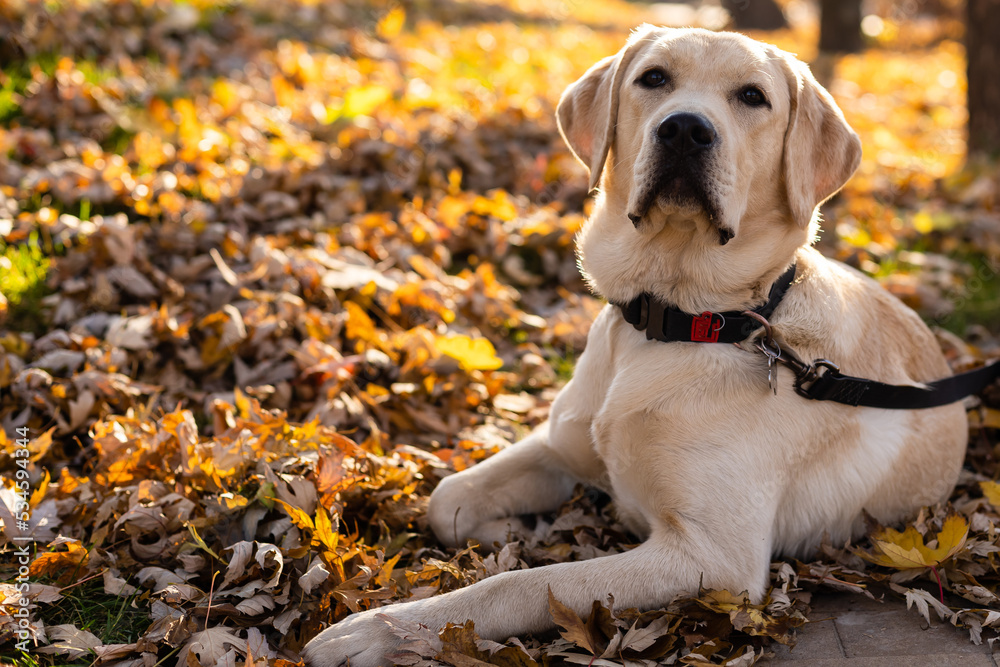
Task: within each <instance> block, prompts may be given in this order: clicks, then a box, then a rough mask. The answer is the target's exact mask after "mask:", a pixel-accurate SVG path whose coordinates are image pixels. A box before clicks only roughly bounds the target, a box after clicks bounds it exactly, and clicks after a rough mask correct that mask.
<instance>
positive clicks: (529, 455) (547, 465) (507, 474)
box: [427, 422, 578, 549]
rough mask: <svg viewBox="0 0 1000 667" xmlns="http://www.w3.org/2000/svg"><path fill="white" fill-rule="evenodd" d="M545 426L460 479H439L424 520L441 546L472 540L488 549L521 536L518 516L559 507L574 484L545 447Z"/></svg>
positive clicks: (547, 427) (547, 439) (452, 476)
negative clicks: (513, 537) (427, 521)
mask: <svg viewBox="0 0 1000 667" xmlns="http://www.w3.org/2000/svg"><path fill="white" fill-rule="evenodd" d="M550 428H551V426H550V424H549V423H548V422H546V423H545V424H543V425H542V426H541V427H539V428H538V429H537V430H536V431H535V432H533V433H532V434H531V435H529V436H528V437H527V438H525V439H524V440H522V441H520V442H518V443H517V444H514V445H511V446H510V447H508V448H506V449H504V450H503V451H501V452H499V453H497V454H495V455H494V456H492V457H490V458H489V459H487V460H486V461H484V462H482V463H480V464H478V465H475V466H472V467H471V468H468V469H467V470H463V471H462V472H460V473H457V474H455V475H451V476H450V477H445V478H444V479H443V480H441V483H440V484H439V485H438V487H437V488H436V489H435V490H434V493H433V494H432V495H431V500H430V505H429V506H428V508H427V518H428V520H429V521H430V525H431V528H433V530H434V533H435V535H437V537H438V539H439V540H441V542H442V543H444V544H446V545H448V546H450V547H457V546H462V545H464V544H465V542H466V540H469V539H473V540H476V541H477V542H479V543H480V544H481V545H482V546H483V547H485V548H487V549H489V548H491V547H492V545H493V543H494V542H500V543H501V544H503V543H506V542H507V541H509V539H508V536H509V534H511V533H514V534H517V533H521V532H523V531H524V525H523V523H522V521H521V520H520V519H519V518H517V515H519V514H536V513H540V512H547V511H549V510H553V509H555V508H557V507H559V505H560V503H562V502H564V501H565V500H567V499H568V498H569V497H570V494H571V493H572V491H573V487H574V485H575V484H576V482H577V481H578V480H577V479H576V478H575V477H574V476H572V475H571V474H570V473H569V472H568V471H567V470H566V469H565V468H564V467H563V466H562V465H561V464H560V462H559V460H558V458H557V457H556V456H555V453H554V452H553V451H552V449H551V448H550V445H549V437H550V436H549V433H550Z"/></svg>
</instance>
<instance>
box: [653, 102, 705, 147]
mask: <svg viewBox="0 0 1000 667" xmlns="http://www.w3.org/2000/svg"><path fill="white" fill-rule="evenodd" d="M656 136H657V138H659V140H660V143H661V144H663V145H664V146H666V147H667V148H670V149H672V150H674V151H676V152H677V153H678V154H679V155H689V154H691V153H697V152H699V151H703V150H705V149H706V148H711V147H712V145H714V144H715V141H716V138H717V135H716V134H715V128H713V127H712V124H711V123H709V122H708V119H707V118H704V117H702V116H699V115H698V114H694V113H686V112H685V113H673V114H670V115H669V116H667V117H666V118H664V119H663V122H661V123H660V126H659V127H658V128H656Z"/></svg>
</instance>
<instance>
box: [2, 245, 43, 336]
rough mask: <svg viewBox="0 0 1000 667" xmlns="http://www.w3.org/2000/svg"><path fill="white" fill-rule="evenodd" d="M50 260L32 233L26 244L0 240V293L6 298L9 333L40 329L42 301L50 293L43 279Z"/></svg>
mask: <svg viewBox="0 0 1000 667" xmlns="http://www.w3.org/2000/svg"><path fill="white" fill-rule="evenodd" d="M50 265H51V259H50V258H49V256H48V254H47V253H46V252H45V251H44V250H43V249H42V246H41V243H39V239H38V233H37V232H34V233H32V234H31V236H30V237H29V239H28V242H27V243H17V244H13V245H7V244H6V243H4V242H3V241H2V240H0V294H3V295H4V296H5V297H6V298H7V302H8V308H9V314H8V321H7V327H8V328H10V329H11V330H13V331H33V332H38V331H40V330H42V329H44V324H45V318H44V316H43V313H42V299H44V298H45V297H46V296H48V295H49V294H50V290H49V288H48V286H47V285H46V284H45V279H46V277H47V276H48V272H49V266H50Z"/></svg>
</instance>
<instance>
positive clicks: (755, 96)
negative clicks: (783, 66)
mask: <svg viewBox="0 0 1000 667" xmlns="http://www.w3.org/2000/svg"><path fill="white" fill-rule="evenodd" d="M740 100H742V101H743V102H744V103H745V104H748V105H750V106H752V107H759V106H760V105H762V104H767V98H766V97H764V93H762V92H761V91H760V88H757V87H756V86H748V87H746V88H744V89H743V90H742V91H740Z"/></svg>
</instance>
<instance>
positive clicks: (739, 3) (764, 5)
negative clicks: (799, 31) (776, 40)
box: [722, 0, 788, 30]
mask: <svg viewBox="0 0 1000 667" xmlns="http://www.w3.org/2000/svg"><path fill="white" fill-rule="evenodd" d="M722 6H723V7H725V9H726V11H727V12H729V15H730V16H731V17H733V27H734V28H736V29H737V30H778V29H779V28H787V27H788V22H787V21H786V20H785V15H784V13H782V11H781V7H779V6H778V4H777V3H776V2H775V1H774V0H722Z"/></svg>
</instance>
